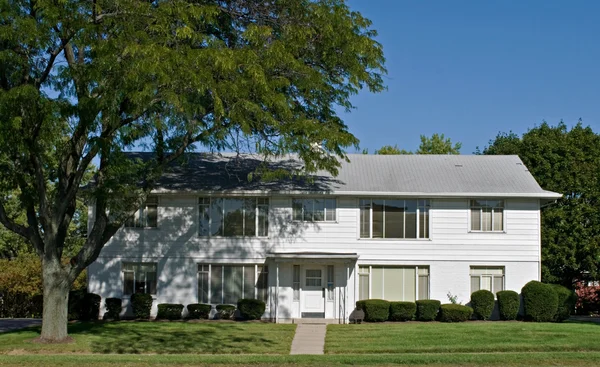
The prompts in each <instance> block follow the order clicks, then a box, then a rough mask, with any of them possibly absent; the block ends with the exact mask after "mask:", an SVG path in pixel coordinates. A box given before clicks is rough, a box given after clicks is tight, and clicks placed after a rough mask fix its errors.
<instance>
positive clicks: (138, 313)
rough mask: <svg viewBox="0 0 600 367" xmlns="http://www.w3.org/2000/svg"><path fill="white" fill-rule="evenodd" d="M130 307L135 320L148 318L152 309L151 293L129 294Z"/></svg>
mask: <svg viewBox="0 0 600 367" xmlns="http://www.w3.org/2000/svg"><path fill="white" fill-rule="evenodd" d="M131 308H132V309H133V315H134V316H135V318H136V319H137V320H148V319H150V311H151V310H152V295H150V294H147V293H134V294H132V295H131Z"/></svg>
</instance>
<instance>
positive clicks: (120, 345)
mask: <svg viewBox="0 0 600 367" xmlns="http://www.w3.org/2000/svg"><path fill="white" fill-rule="evenodd" d="M267 326H268V325H265V327H260V326H259V327H248V326H247V325H245V324H242V323H214V324H213V323H185V322H172V323H169V322H115V323H102V322H98V323H77V324H72V325H70V327H69V333H70V335H71V336H73V337H75V338H77V337H78V336H82V337H89V348H90V352H92V353H134V354H135V353H157V354H186V353H191V354H239V353H287V350H282V349H285V348H286V344H285V342H282V339H283V338H282V336H283V335H281V334H280V333H278V332H276V330H273V328H269V327H267Z"/></svg>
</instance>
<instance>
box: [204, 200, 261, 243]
mask: <svg viewBox="0 0 600 367" xmlns="http://www.w3.org/2000/svg"><path fill="white" fill-rule="evenodd" d="M198 208H199V226H198V227H199V228H198V234H199V235H200V236H223V237H242V236H246V237H256V236H259V237H266V236H268V234H269V199H268V198H218V197H217V198H209V197H203V198H199V199H198Z"/></svg>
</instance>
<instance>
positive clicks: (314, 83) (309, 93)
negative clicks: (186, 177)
mask: <svg viewBox="0 0 600 367" xmlns="http://www.w3.org/2000/svg"><path fill="white" fill-rule="evenodd" d="M0 13H2V17H1V18H0V29H1V30H0V45H2V47H1V48H0V54H1V57H0V223H2V224H3V225H4V226H5V227H6V228H7V229H8V230H10V231H12V232H14V233H16V234H18V235H19V236H21V237H23V238H24V239H25V240H26V241H28V242H29V243H30V244H31V245H32V247H33V249H34V250H35V251H36V253H37V255H38V256H39V257H40V258H41V260H42V269H43V270H42V271H43V281H44V284H43V287H44V313H43V314H44V321H43V325H42V334H41V338H42V339H43V340H46V341H48V340H50V341H56V340H64V339H65V338H66V336H67V335H66V312H67V310H66V308H67V303H66V299H67V297H68V288H69V285H70V284H71V283H72V282H73V281H74V280H75V279H76V278H77V276H78V275H79V274H80V272H81V271H82V270H83V269H85V267H87V266H88V265H89V264H90V263H91V262H93V261H94V259H96V258H97V256H98V255H99V253H100V251H101V249H102V247H103V245H104V244H105V243H106V242H107V241H108V240H109V239H110V237H111V236H112V235H113V234H114V233H115V232H116V231H117V230H118V229H119V227H120V226H121V224H122V223H123V222H124V221H125V220H126V218H127V217H129V216H131V215H132V214H133V212H134V211H135V209H136V208H137V207H138V206H139V205H140V204H141V203H142V202H143V200H144V199H145V196H146V195H147V194H148V192H149V191H150V190H151V189H152V187H153V184H154V182H155V181H156V179H157V178H158V177H160V175H161V174H162V173H163V172H164V171H165V169H167V168H168V167H169V165H170V164H171V163H172V162H173V161H175V160H178V159H180V158H181V156H182V154H183V153H184V152H186V151H188V150H190V149H192V148H193V147H194V146H196V145H200V146H201V147H203V148H204V149H210V150H216V151H219V150H235V151H250V152H254V153H258V154H260V155H262V156H265V157H270V156H279V155H283V154H287V153H291V152H293V153H297V154H298V157H299V158H300V159H301V160H302V161H303V162H304V170H305V171H315V170H317V169H325V170H328V171H331V172H332V173H334V174H335V173H336V172H337V168H338V166H339V162H338V160H340V159H345V158H346V156H345V149H346V148H347V147H351V146H357V144H358V140H357V139H356V137H354V136H353V135H352V133H350V132H349V131H348V128H347V126H346V125H345V124H344V122H343V121H342V120H341V118H340V117H339V116H338V115H337V113H336V109H337V108H339V107H341V108H342V109H346V110H350V109H352V108H353V106H352V104H351V102H350V97H351V96H352V95H353V94H355V93H357V92H358V91H359V90H360V89H361V88H368V89H369V90H370V91H372V92H380V91H382V90H383V89H384V85H383V81H382V74H383V73H385V69H384V57H383V51H382V47H381V45H380V44H379V43H378V42H377V41H376V40H375V39H374V38H375V36H376V32H375V31H374V30H373V29H372V28H371V22H370V21H369V20H368V19H366V18H364V17H363V16H362V15H361V14H360V13H358V12H355V11H351V10H350V9H349V8H348V6H347V5H345V3H344V2H343V1H342V0H317V1H311V0H281V1H272V2H265V1H242V0H224V1H215V0H202V1H190V0H165V1H153V2H143V1H138V0H94V1H83V2H82V1H74V0H65V1H61V2H55V1H49V0H38V1H28V0H14V1H13V0H10V1H9V0H0ZM315 144H316V145H318V146H319V147H320V149H314V147H315ZM140 146H142V147H143V148H144V149H145V150H147V151H150V152H154V153H155V154H154V155H153V158H152V159H150V160H148V161H132V160H128V159H126V158H125V156H124V154H123V152H124V151H126V150H128V149H132V148H134V147H140ZM265 159H268V158H265ZM93 161H94V162H98V165H97V169H96V170H95V172H94V174H95V179H94V185H93V186H91V187H88V189H87V190H85V191H82V190H81V185H82V182H83V180H84V177H85V175H86V173H87V172H88V169H89V167H90V164H91V163H92V162H93ZM83 196H87V200H90V201H93V203H94V212H93V213H92V215H93V219H94V221H93V225H92V227H91V228H89V235H88V236H87V238H86V239H85V242H84V243H83V245H82V246H81V250H80V251H78V252H77V253H76V254H75V255H74V256H73V257H72V258H71V261H69V262H68V263H66V264H64V263H61V256H62V255H63V251H64V250H65V243H67V239H68V237H69V236H70V232H69V231H70V228H71V223H72V222H73V220H74V217H75V216H76V207H77V200H78V198H81V197H83ZM13 198H16V200H17V201H18V204H19V207H20V208H22V210H23V212H24V219H25V221H24V222H23V221H20V220H19V218H18V216H19V215H21V213H14V215H13V214H11V212H10V210H9V208H8V206H9V205H10V204H9V201H10V200H12V199H13ZM109 212H110V215H109Z"/></svg>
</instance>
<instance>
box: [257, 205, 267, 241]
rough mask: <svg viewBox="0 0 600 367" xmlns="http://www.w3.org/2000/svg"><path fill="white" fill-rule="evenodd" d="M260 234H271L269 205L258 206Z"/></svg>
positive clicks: (264, 235)
mask: <svg viewBox="0 0 600 367" xmlns="http://www.w3.org/2000/svg"><path fill="white" fill-rule="evenodd" d="M258 235H259V236H262V237H266V236H268V235H269V207H268V206H267V205H261V206H259V207H258Z"/></svg>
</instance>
